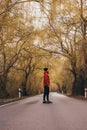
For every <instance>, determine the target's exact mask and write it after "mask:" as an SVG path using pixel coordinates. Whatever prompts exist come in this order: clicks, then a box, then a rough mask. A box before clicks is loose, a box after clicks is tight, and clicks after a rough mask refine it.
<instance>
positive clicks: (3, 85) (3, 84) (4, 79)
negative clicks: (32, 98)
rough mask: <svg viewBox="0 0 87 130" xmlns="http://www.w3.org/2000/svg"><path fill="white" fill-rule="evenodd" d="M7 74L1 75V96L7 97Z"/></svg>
mask: <svg viewBox="0 0 87 130" xmlns="http://www.w3.org/2000/svg"><path fill="white" fill-rule="evenodd" d="M6 85H7V74H4V75H1V76H0V98H6V97H7V96H9V95H8V93H7V90H6Z"/></svg>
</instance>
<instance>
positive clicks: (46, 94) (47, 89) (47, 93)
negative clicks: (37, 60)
mask: <svg viewBox="0 0 87 130" xmlns="http://www.w3.org/2000/svg"><path fill="white" fill-rule="evenodd" d="M45 99H47V101H48V100H49V87H48V86H44V94H43V100H45Z"/></svg>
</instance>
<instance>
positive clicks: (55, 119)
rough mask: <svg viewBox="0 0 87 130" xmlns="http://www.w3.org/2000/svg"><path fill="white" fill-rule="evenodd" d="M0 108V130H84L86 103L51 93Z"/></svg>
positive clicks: (86, 123)
mask: <svg viewBox="0 0 87 130" xmlns="http://www.w3.org/2000/svg"><path fill="white" fill-rule="evenodd" d="M50 98H51V100H52V101H53V103H52V104H43V103H42V95H39V96H34V97H30V98H26V99H23V100H21V101H17V102H15V103H13V104H9V105H6V106H2V107H0V130H87V102H86V101H82V100H77V99H73V98H69V97H66V96H64V95H60V94H57V93H51V94H50Z"/></svg>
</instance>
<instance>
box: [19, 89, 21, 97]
mask: <svg viewBox="0 0 87 130" xmlns="http://www.w3.org/2000/svg"><path fill="white" fill-rule="evenodd" d="M19 98H21V89H20V88H19Z"/></svg>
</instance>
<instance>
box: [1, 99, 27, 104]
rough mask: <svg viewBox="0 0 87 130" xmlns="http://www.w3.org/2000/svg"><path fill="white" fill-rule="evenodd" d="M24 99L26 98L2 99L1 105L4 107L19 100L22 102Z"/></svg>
mask: <svg viewBox="0 0 87 130" xmlns="http://www.w3.org/2000/svg"><path fill="white" fill-rule="evenodd" d="M24 98H25V97H21V98H18V97H15V98H4V99H0V105H4V104H7V103H11V102H15V101H18V100H21V99H24Z"/></svg>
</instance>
